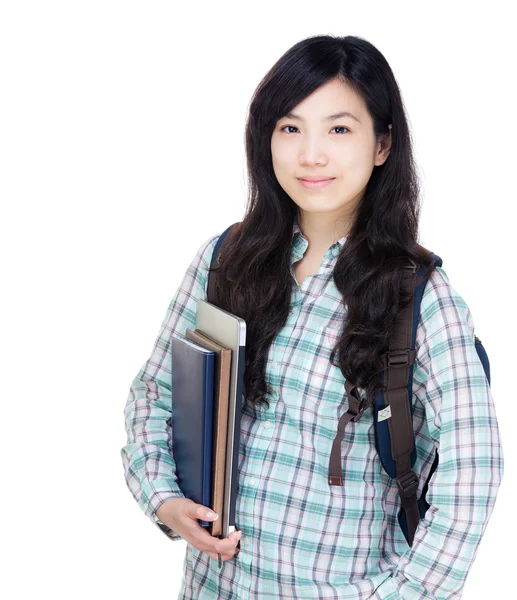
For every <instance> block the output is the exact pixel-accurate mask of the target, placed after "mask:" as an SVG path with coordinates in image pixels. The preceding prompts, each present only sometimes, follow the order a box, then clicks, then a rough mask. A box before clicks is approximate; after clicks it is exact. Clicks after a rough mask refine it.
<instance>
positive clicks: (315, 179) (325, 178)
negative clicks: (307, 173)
mask: <svg viewBox="0 0 517 600" xmlns="http://www.w3.org/2000/svg"><path fill="white" fill-rule="evenodd" d="M298 179H301V180H303V181H316V182H317V181H329V180H330V179H334V177H299V178H298Z"/></svg>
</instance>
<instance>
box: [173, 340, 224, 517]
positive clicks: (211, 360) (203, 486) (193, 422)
mask: <svg viewBox="0 0 517 600" xmlns="http://www.w3.org/2000/svg"><path fill="white" fill-rule="evenodd" d="M171 352H172V366H173V368H172V384H171V389H172V439H173V454H174V460H175V462H176V475H177V477H178V485H179V487H180V488H181V491H182V492H183V494H184V495H185V497H186V498H190V499H191V500H193V501H194V502H196V503H198V504H202V505H203V506H206V507H210V502H211V492H212V489H211V488H212V478H211V475H212V432H213V428H212V425H213V406H214V368H215V358H216V356H215V355H216V353H215V352H214V351H212V350H208V349H206V348H204V347H203V346H201V345H199V344H197V343H196V342H194V341H192V340H189V339H188V338H187V337H185V336H184V335H179V336H176V335H173V336H172V339H171ZM199 524H200V525H201V526H202V527H208V526H209V525H210V522H209V521H204V520H200V521H199Z"/></svg>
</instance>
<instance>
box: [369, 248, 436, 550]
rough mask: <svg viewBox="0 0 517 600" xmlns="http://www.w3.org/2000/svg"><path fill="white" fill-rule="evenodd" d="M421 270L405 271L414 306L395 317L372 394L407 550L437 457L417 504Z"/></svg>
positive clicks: (379, 441)
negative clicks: (415, 373)
mask: <svg viewBox="0 0 517 600" xmlns="http://www.w3.org/2000/svg"><path fill="white" fill-rule="evenodd" d="M432 258H433V260H434V262H435V266H441V265H442V259H441V258H440V257H439V256H438V255H436V254H434V253H432ZM425 269H426V266H425V265H420V266H419V265H416V264H414V263H411V264H409V265H407V267H406V270H405V274H404V277H403V286H404V288H405V291H406V292H407V293H409V294H411V296H412V300H411V302H410V303H409V304H408V306H407V307H406V308H405V309H404V310H403V311H401V313H400V314H399V315H398V317H397V321H396V326H395V330H394V332H393V334H392V336H391V338H390V340H389V342H388V352H386V353H384V354H382V355H381V364H382V382H381V383H382V385H383V387H382V388H379V389H378V390H377V391H376V394H375V402H374V413H373V417H374V429H375V443H376V446H377V451H378V453H379V457H380V459H381V463H382V465H383V468H384V470H385V471H386V473H387V474H388V475H389V476H390V477H392V478H394V479H396V481H397V486H398V488H399V494H400V498H401V509H400V511H399V515H398V520H399V525H400V527H401V529H402V531H403V533H404V536H405V538H406V540H407V542H408V544H409V546H412V544H413V539H414V535H415V532H416V529H417V527H418V523H419V521H420V519H421V518H422V517H423V516H424V515H425V512H426V511H427V509H428V508H429V504H428V503H427V502H425V493H426V492H427V487H428V483H429V479H430V478H431V475H432V473H433V472H434V470H435V469H436V467H437V465H438V453H436V456H435V462H434V464H433V467H432V469H431V473H430V474H429V478H428V480H427V482H426V486H425V490H424V491H423V493H422V496H421V498H420V499H417V491H418V487H419V478H418V475H417V474H416V473H415V472H414V471H413V470H412V467H413V466H414V464H415V461H416V456H417V453H416V446H415V435H414V430H413V401H412V386H413V365H414V362H415V358H416V348H415V346H416V333H417V326H418V321H419V318H420V305H421V301H422V296H423V293H424V288H425V285H426V283H427V279H425V278H424V277H423V274H424V271H425Z"/></svg>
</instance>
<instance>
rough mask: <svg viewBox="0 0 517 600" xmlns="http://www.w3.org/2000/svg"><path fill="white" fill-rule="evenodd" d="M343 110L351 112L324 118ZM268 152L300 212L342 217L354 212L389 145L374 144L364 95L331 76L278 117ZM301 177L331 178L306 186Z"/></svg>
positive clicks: (279, 179)
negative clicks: (282, 115) (314, 185)
mask: <svg viewBox="0 0 517 600" xmlns="http://www.w3.org/2000/svg"><path fill="white" fill-rule="evenodd" d="M343 111H346V112H349V113H351V115H346V116H341V117H338V118H335V119H329V118H328V117H329V116H330V115H335V114H337V113H341V112H343ZM352 115H353V116H352ZM296 117H299V118H296ZM390 137H391V136H390ZM390 142H391V139H390ZM390 142H389V143H388V145H391V144H390ZM271 153H272V158H273V170H274V172H275V175H276V178H277V179H278V182H279V184H280V185H281V186H282V188H283V189H284V191H285V192H286V193H287V194H288V195H289V196H290V198H291V199H292V200H293V202H295V203H296V204H297V205H298V206H299V208H300V209H301V210H302V211H307V212H311V213H335V214H336V216H342V215H352V214H353V213H354V211H355V209H356V207H357V205H358V204H359V202H360V200H361V198H362V196H363V194H364V191H365V188H366V184H367V183H368V180H369V179H370V175H371V174H372V171H373V168H374V167H375V166H376V165H381V164H382V163H383V162H384V161H385V160H386V158H387V156H388V154H389V147H385V148H383V147H382V146H381V142H380V141H379V142H376V140H375V136H374V132H373V123H372V120H371V117H370V115H369V113H368V111H367V109H366V106H365V104H364V102H363V100H362V98H361V97H360V96H359V95H357V93H356V92H355V91H354V90H353V89H352V88H351V87H350V86H349V85H347V84H346V83H344V82H342V81H340V80H338V79H335V80H332V81H329V82H327V83H326V84H324V85H323V86H321V87H320V88H318V89H317V90H316V91H315V92H313V93H312V94H311V95H310V96H308V97H307V98H305V99H304V100H303V102H300V103H299V104H298V105H297V106H296V107H295V108H294V109H293V111H292V114H291V115H290V116H289V115H287V116H284V117H283V118H281V119H280V120H279V121H277V123H276V126H275V130H274V132H273V135H272V136H271ZM304 176H316V177H333V178H335V179H333V180H332V181H331V182H330V183H329V184H328V185H326V186H325V187H322V188H319V189H318V188H313V189H309V188H306V187H304V186H303V185H302V183H301V182H300V180H299V178H303V177H304Z"/></svg>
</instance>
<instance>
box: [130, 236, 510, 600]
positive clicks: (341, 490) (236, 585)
mask: <svg viewBox="0 0 517 600" xmlns="http://www.w3.org/2000/svg"><path fill="white" fill-rule="evenodd" d="M219 235H220V233H219V234H217V235H214V236H212V237H211V238H210V239H208V240H207V241H206V242H204V243H203V244H202V246H201V247H200V248H199V250H198V252H197V254H196V256H195V258H194V259H193V261H192V263H191V264H190V266H189V267H188V269H187V271H186V273H185V276H184V278H183V281H182V282H181V284H180V286H179V288H178V290H177V291H176V294H175V295H174V297H173V299H172V301H171V302H170V304H169V307H168V309H167V312H166V315H165V318H164V320H163V322H162V325H161V327H160V330H159V333H158V337H157V339H156V342H155V344H154V348H153V350H152V353H151V356H150V357H149V359H148V360H147V361H146V362H145V363H144V365H143V366H142V367H141V369H140V371H139V372H138V374H137V375H136V377H135V378H134V380H133V382H132V384H131V388H130V391H129V395H128V398H127V402H126V406H125V427H126V431H127V444H126V445H125V446H124V447H123V448H122V449H121V456H122V461H123V466H124V473H125V479H126V483H127V486H128V488H129V490H130V491H131V493H132V495H133V497H134V498H135V500H136V501H137V502H138V504H139V506H140V507H141V509H142V510H143V511H144V513H145V514H146V515H147V516H149V517H150V519H151V520H152V522H153V523H154V524H155V525H156V526H157V527H159V528H160V529H161V531H163V532H164V534H165V535H167V536H168V537H169V538H170V539H171V540H179V539H181V538H180V537H179V536H178V535H177V534H176V533H175V532H174V531H172V530H171V529H169V528H168V527H167V526H166V525H165V524H164V523H162V522H161V521H159V520H158V518H157V517H156V515H155V511H156V509H157V508H158V506H160V504H161V503H162V502H164V501H165V500H167V499H169V498H174V497H176V496H183V494H182V492H181V490H180V488H179V486H178V480H177V477H176V474H175V463H174V458H173V456H172V440H173V435H174V432H173V428H172V421H171V369H172V368H173V366H172V365H171V353H170V338H171V336H172V335H180V334H184V333H185V330H186V329H187V328H191V329H194V328H195V325H196V302H197V300H198V299H199V298H203V299H206V290H207V269H208V266H209V265H210V260H211V257H212V253H213V250H214V246H215V243H216V241H217V238H218V237H219ZM344 243H346V237H343V238H341V240H339V241H337V242H336V243H334V244H333V245H332V246H330V248H329V249H328V250H327V252H326V253H325V255H324V257H323V259H322V262H321V265H320V267H319V270H318V272H317V273H316V274H314V275H312V276H310V277H307V278H306V279H305V281H304V282H303V284H302V287H301V288H300V287H299V285H298V284H297V283H296V282H295V283H294V285H293V292H292V298H291V310H290V313H289V317H288V319H287V322H286V323H285V326H284V328H283V329H282V330H281V331H280V333H279V334H278V336H277V337H276V339H275V340H274V342H273V344H272V346H271V348H270V350H269V353H268V357H267V366H266V377H267V380H268V382H269V383H270V384H271V387H272V389H273V390H274V392H273V393H272V394H271V395H270V396H269V397H268V400H269V402H270V408H269V410H267V409H265V408H264V407H261V408H258V407H251V408H249V407H247V406H246V405H244V406H243V414H242V421H241V442H240V452H239V486H238V491H237V504H236V525H237V528H238V529H240V530H242V532H243V537H242V539H241V543H240V547H241V550H240V552H239V553H238V554H237V555H236V556H235V557H234V558H232V559H230V560H228V561H225V562H223V564H222V567H221V568H219V567H218V565H217V562H216V561H214V560H213V559H211V558H210V557H209V556H208V555H207V554H206V553H205V552H200V551H198V550H196V549H195V548H194V547H192V546H191V545H190V544H187V547H186V553H185V558H184V563H183V581H182V586H181V592H180V595H179V598H180V599H184V600H199V599H214V600H215V599H218V600H221V599H222V600H230V599H234V600H236V599H240V600H247V599H250V598H253V599H266V598H268V599H280V598H282V599H283V598H285V599H287V598H292V599H299V598H333V599H338V598H339V599H350V600H365V599H366V598H377V599H389V600H395V599H400V598H403V599H405V600H424V599H429V598H436V599H445V598H447V599H450V600H452V599H453V598H455V599H459V598H460V597H461V595H462V589H463V586H464V583H465V580H466V577H467V574H468V572H469V569H470V567H471V564H472V562H473V560H474V558H475V556H476V553H477V549H478V545H479V543H480V541H481V537H482V535H483V533H484V531H485V528H486V526H487V523H488V520H489V518H490V515H491V513H492V510H493V507H494V504H495V500H496V495H497V491H498V488H499V485H500V483H501V480H502V476H503V466H504V460H503V451H502V445H501V439H500V433H499V427H498V422H497V418H496V413H495V408H494V401H493V398H492V394H491V390H490V387H489V385H488V381H487V379H486V376H485V373H484V369H483V365H482V363H481V361H480V359H479V357H478V355H477V352H476V349H475V344H474V323H473V319H472V315H471V312H470V310H469V308H468V306H467V304H466V303H465V301H464V300H463V298H462V297H461V296H460V295H459V294H458V293H457V292H456V291H455V290H454V288H453V287H452V286H451V284H450V282H449V280H448V277H447V275H446V273H445V271H444V270H443V269H442V268H441V267H438V268H437V269H436V270H435V271H434V272H433V274H432V275H431V278H430V279H429V281H428V283H427V285H426V288H425V291H424V295H423V299H422V308H421V316H420V321H419V324H418V330H417V341H416V348H417V359H416V363H415V365H414V369H413V405H414V416H413V419H414V431H415V441H416V445H417V460H416V464H415V466H414V471H415V472H416V473H417V474H419V475H420V486H419V489H418V497H420V495H421V493H422V488H423V486H424V484H425V482H426V480H427V477H428V475H429V472H430V469H431V465H432V463H433V460H434V457H435V448H438V449H439V454H440V461H439V465H438V468H437V470H436V471H435V473H434V474H433V476H432V478H431V480H430V483H429V489H428V492H427V496H426V499H427V501H428V502H429V503H430V505H431V506H430V508H429V509H428V511H427V513H426V515H425V518H424V519H421V520H420V524H419V527H418V529H417V531H416V534H415V538H414V542H413V546H412V547H411V548H410V547H409V546H408V544H407V542H406V539H405V537H404V534H403V533H402V530H401V529H400V526H399V524H398V520H397V514H398V512H399V510H400V496H399V493H398V488H397V485H396V481H395V480H392V479H391V478H390V477H389V476H388V475H387V474H386V472H385V471H384V470H383V468H382V466H381V462H380V459H379V456H378V454H377V451H376V448H375V436H374V429H373V408H372V407H370V408H369V409H368V410H367V411H366V412H365V413H364V414H363V416H362V418H361V419H360V420H359V421H358V422H356V423H353V422H352V423H349V424H348V426H347V427H346V429H345V435H344V439H343V442H342V466H343V474H344V476H345V482H344V485H343V486H342V487H341V486H330V485H329V484H328V480H327V473H328V463H329V456H330V449H331V446H332V441H333V439H334V437H335V435H336V431H337V423H338V420H339V417H340V416H341V415H342V414H343V412H345V411H346V410H347V408H348V400H347V396H346V392H345V388H344V378H343V375H342V373H341V371H340V370H339V368H337V367H334V366H333V365H331V364H330V362H329V356H330V352H331V350H332V348H333V346H334V345H335V343H336V342H337V340H338V336H339V332H340V329H341V327H342V324H343V320H344V317H345V307H343V304H342V302H341V300H342V298H341V294H340V293H339V291H338V289H337V288H336V286H335V284H334V282H333V279H332V273H333V269H334V265H335V262H336V259H337V256H338V254H339V252H340V250H341V248H342V247H343V244H344ZM307 246H308V241H307V239H306V238H305V237H304V235H303V234H302V232H301V231H300V230H299V228H298V226H297V225H295V226H294V228H293V242H292V254H291V265H292V266H293V264H294V263H295V262H296V261H298V260H300V258H302V256H303V254H304V252H305V250H306V248H307ZM292 274H293V277H294V270H292Z"/></svg>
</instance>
